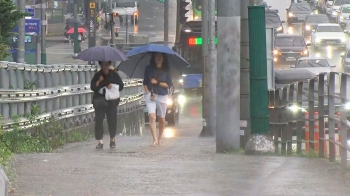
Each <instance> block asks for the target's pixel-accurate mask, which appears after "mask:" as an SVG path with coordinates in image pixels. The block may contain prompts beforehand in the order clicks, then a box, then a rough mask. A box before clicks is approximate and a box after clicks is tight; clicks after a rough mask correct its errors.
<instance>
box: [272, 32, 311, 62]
mask: <svg viewBox="0 0 350 196" xmlns="http://www.w3.org/2000/svg"><path fill="white" fill-rule="evenodd" d="M309 45H310V44H306V42H305V39H304V37H303V36H302V35H296V34H277V35H276V36H275V44H274V46H275V49H274V51H273V55H274V62H275V63H278V62H281V61H282V62H283V61H288V62H295V61H296V60H297V59H298V58H300V57H308V56H309V50H308V48H307V46H309Z"/></svg>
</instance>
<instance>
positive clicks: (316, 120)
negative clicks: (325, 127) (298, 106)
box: [314, 112, 320, 151]
mask: <svg viewBox="0 0 350 196" xmlns="http://www.w3.org/2000/svg"><path fill="white" fill-rule="evenodd" d="M314 125H315V132H314V135H315V137H314V149H315V151H318V150H319V144H318V142H319V139H320V135H319V116H318V112H315V121H314Z"/></svg>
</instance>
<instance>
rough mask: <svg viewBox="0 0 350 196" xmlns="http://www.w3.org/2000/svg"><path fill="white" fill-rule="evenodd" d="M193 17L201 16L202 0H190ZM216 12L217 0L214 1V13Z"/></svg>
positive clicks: (198, 17)
mask: <svg viewBox="0 0 350 196" xmlns="http://www.w3.org/2000/svg"><path fill="white" fill-rule="evenodd" d="M192 10H193V19H200V18H202V0H192ZM216 14H217V1H215V15H216Z"/></svg>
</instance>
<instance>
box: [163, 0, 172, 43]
mask: <svg viewBox="0 0 350 196" xmlns="http://www.w3.org/2000/svg"><path fill="white" fill-rule="evenodd" d="M169 1H171V0H165V1H164V43H166V44H168V42H169Z"/></svg>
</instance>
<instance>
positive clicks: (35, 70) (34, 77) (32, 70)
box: [29, 65, 39, 89]
mask: <svg viewBox="0 0 350 196" xmlns="http://www.w3.org/2000/svg"><path fill="white" fill-rule="evenodd" d="M37 73H38V66H37V65H30V72H29V76H30V82H32V83H34V84H35V86H34V88H33V89H38V88H39V82H38V75H37Z"/></svg>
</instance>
